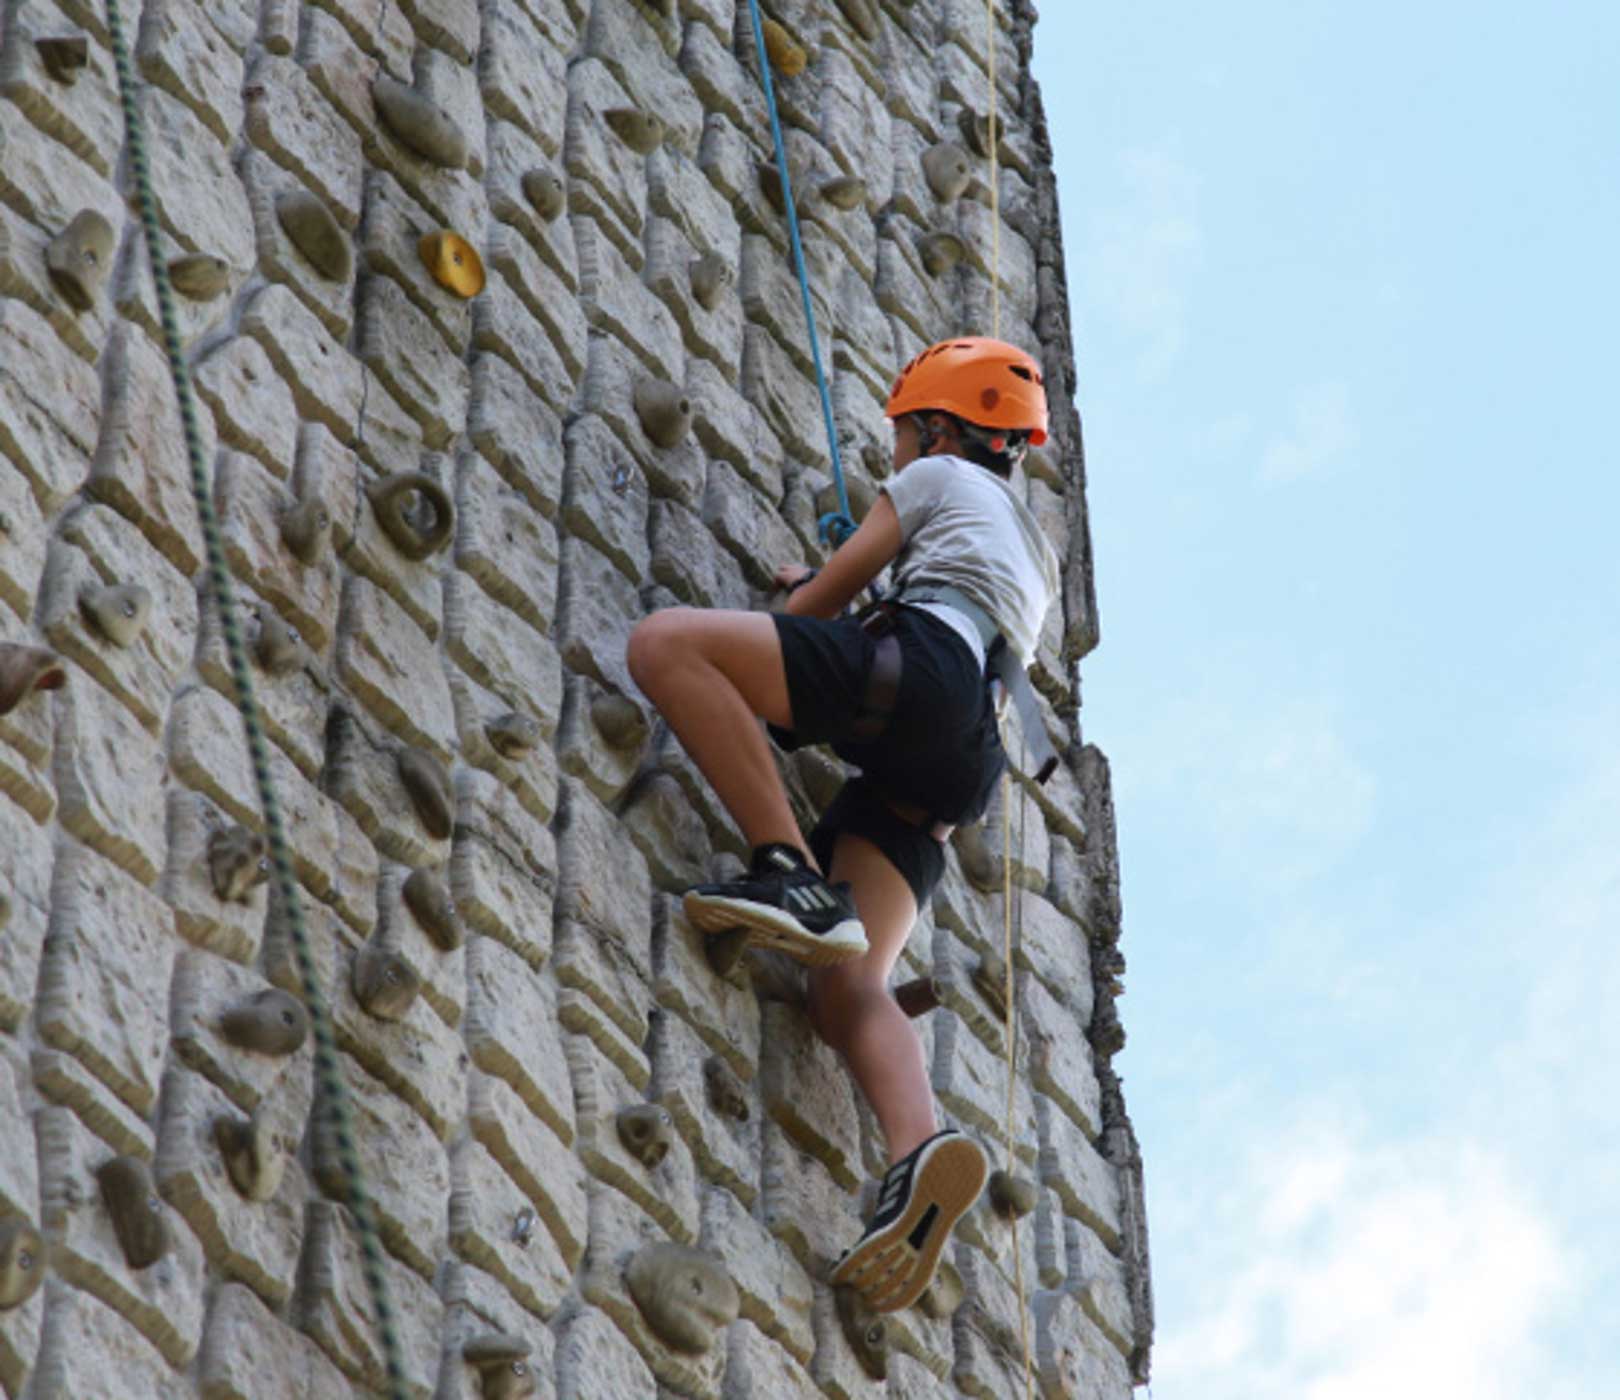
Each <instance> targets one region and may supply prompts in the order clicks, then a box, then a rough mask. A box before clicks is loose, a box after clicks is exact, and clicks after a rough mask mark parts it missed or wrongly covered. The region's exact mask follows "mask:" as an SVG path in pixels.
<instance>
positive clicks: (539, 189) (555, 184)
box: [521, 169, 567, 224]
mask: <svg viewBox="0 0 1620 1400" xmlns="http://www.w3.org/2000/svg"><path fill="white" fill-rule="evenodd" d="M521 184H522V186H523V197H524V198H525V199H527V200H528V201H529V204H530V205H531V206H532V207H533V209H534V212H535V213H536V214H538V215H539V216H540V218H541V220H542V222H544V223H548V224H549V223H550V222H551V221H552V220H553V219H555V218H556V217H557V216H558V215H559V214H561V213H562V211H563V206H564V205H565V204H566V203H567V195H566V191H565V190H564V189H563V182H562V181H561V180H559V179H558V178H557V177H556V176H555V175H554V174H552V172H551V171H549V170H540V169H535V170H530V171H526V172H525V173H524V176H523V179H522V181H521Z"/></svg>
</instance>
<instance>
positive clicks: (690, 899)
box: [681, 890, 867, 967]
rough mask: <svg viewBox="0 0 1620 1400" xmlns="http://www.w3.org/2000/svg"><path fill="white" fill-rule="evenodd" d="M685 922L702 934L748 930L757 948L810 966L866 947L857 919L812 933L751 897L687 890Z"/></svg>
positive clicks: (827, 963)
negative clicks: (724, 896)
mask: <svg viewBox="0 0 1620 1400" xmlns="http://www.w3.org/2000/svg"><path fill="white" fill-rule="evenodd" d="M681 907H682V909H684V910H685V912H686V917H687V919H688V921H689V922H690V923H691V924H692V926H693V927H694V928H698V929H702V930H703V932H705V933H724V932H726V930H728V929H734V928H744V929H747V930H748V934H749V938H748V941H749V942H750V943H751V944H754V945H755V946H757V947H761V948H773V949H775V950H776V951H778V952H781V953H786V954H787V955H788V957H790V958H792V959H793V960H794V961H795V962H801V963H805V964H808V965H809V966H811V967H830V966H832V965H834V964H835V963H842V962H849V961H850V960H851V959H853V958H858V957H860V956H862V954H864V953H865V952H866V950H867V942H866V930H865V929H863V928H862V927H861V923H860V920H859V919H845V920H844V922H843V923H841V924H837V925H835V926H834V927H832V928H831V929H829V930H828V931H827V932H826V933H812V932H811V931H810V930H809V929H807V928H804V927H802V926H801V925H800V924H799V923H798V922H797V921H796V920H795V919H794V918H793V917H792V915H790V914H785V913H783V912H782V910H780V909H778V908H777V907H776V906H775V905H773V904H760V903H757V902H756V901H754V900H751V899H736V898H717V897H715V896H713V895H704V894H699V893H697V891H696V890H693V891H690V892H689V893H688V894H687V895H686V897H685V898H684V899H683V900H682V901H681Z"/></svg>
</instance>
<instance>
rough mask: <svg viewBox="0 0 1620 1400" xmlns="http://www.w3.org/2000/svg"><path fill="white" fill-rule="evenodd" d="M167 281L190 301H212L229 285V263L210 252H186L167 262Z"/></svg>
mask: <svg viewBox="0 0 1620 1400" xmlns="http://www.w3.org/2000/svg"><path fill="white" fill-rule="evenodd" d="M169 282H170V283H171V285H172V286H173V287H174V289H175V291H177V292H179V293H180V295H181V296H183V297H190V298H191V300H192V301H212V300H213V299H214V298H215V297H217V296H218V295H219V294H220V293H221V292H223V291H224V290H225V289H226V288H227V287H228V286H230V285H231V265H230V264H229V263H228V262H226V261H225V259H224V258H216V257H214V256H213V254H211V253H187V254H186V255H185V256H184V257H183V258H176V259H175V260H174V261H173V262H171V263H170V264H169Z"/></svg>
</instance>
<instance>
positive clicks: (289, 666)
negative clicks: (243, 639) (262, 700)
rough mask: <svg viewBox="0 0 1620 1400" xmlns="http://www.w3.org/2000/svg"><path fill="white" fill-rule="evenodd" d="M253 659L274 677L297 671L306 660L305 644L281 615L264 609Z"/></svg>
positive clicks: (260, 617) (261, 614)
mask: <svg viewBox="0 0 1620 1400" xmlns="http://www.w3.org/2000/svg"><path fill="white" fill-rule="evenodd" d="M253 658H254V660H256V661H257V662H258V663H259V665H260V667H261V668H262V669H263V670H264V671H265V672H267V673H268V674H269V675H272V676H284V675H286V674H287V673H288V672H289V671H296V670H297V669H298V667H299V666H300V665H302V664H303V660H304V644H303V642H302V641H300V640H299V636H298V631H297V629H296V628H295V627H293V625H292V624H291V623H290V622H288V621H286V619H284V618H283V617H282V616H281V614H280V613H275V612H271V611H270V610H269V609H268V608H266V609H262V610H261V611H260V614H259V635H258V636H257V637H255V638H254V639H253Z"/></svg>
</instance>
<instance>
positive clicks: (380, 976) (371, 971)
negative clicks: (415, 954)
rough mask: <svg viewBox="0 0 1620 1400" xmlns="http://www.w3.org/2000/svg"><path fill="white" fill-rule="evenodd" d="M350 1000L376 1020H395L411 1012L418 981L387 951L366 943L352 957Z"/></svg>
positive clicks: (412, 971) (394, 955)
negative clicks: (351, 998) (363, 1008)
mask: <svg viewBox="0 0 1620 1400" xmlns="http://www.w3.org/2000/svg"><path fill="white" fill-rule="evenodd" d="M351 985H352V986H353V987H354V998H355V1000H356V1001H358V1002H359V1003H360V1005H361V1006H363V1007H365V1009H366V1010H367V1011H368V1012H369V1013H370V1014H371V1015H373V1016H375V1017H376V1018H377V1019H378V1020H379V1021H398V1020H399V1019H401V1018H402V1017H403V1016H404V1015H405V1013H406V1012H408V1011H409V1010H410V1009H411V1003H412V1002H414V1001H415V1000H416V994H417V993H418V992H419V991H421V990H422V979H421V978H420V977H418V976H417V975H416V970H415V969H414V968H413V967H412V966H411V965H410V964H409V963H408V962H406V961H405V959H404V958H402V957H400V955H399V954H398V953H396V952H394V951H393V950H392V949H391V948H384V947H382V946H381V945H380V944H376V943H368V944H366V946H365V947H364V948H362V949H361V950H360V951H359V952H358V953H356V954H355V955H354V976H353V978H352V980H351Z"/></svg>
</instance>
